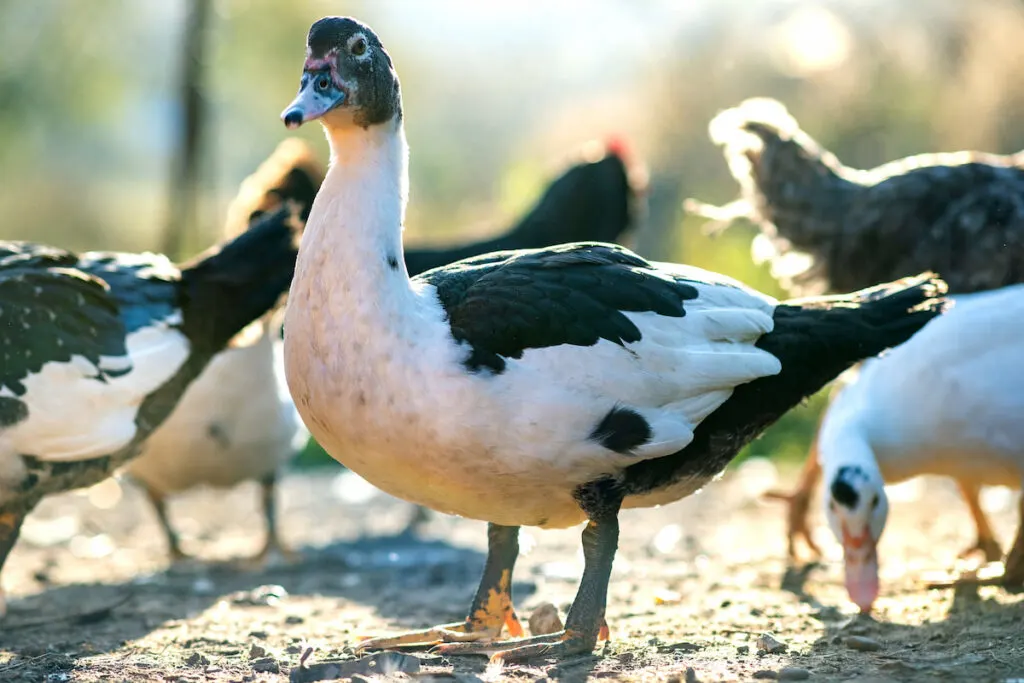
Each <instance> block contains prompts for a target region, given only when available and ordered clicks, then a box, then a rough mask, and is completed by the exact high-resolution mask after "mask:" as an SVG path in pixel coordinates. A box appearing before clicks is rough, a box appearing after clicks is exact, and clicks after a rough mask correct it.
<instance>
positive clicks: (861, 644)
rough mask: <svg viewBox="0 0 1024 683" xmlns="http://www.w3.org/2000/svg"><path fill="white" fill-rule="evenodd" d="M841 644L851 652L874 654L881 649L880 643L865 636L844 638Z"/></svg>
mask: <svg viewBox="0 0 1024 683" xmlns="http://www.w3.org/2000/svg"><path fill="white" fill-rule="evenodd" d="M843 644H844V645H846V647H848V648H850V649H851V650H860V651H861V652H874V651H875V650H881V649H882V644H881V643H879V642H878V641H877V640H874V639H872V638H868V637H867V636H846V637H845V638H843Z"/></svg>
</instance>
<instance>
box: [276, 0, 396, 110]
mask: <svg viewBox="0 0 1024 683" xmlns="http://www.w3.org/2000/svg"><path fill="white" fill-rule="evenodd" d="M401 115H402V98H401V93H400V88H399V84H398V74H396V73H395V69H394V66H393V65H392V63H391V57H390V56H389V55H388V53H387V51H386V50H385V49H384V46H383V45H381V42H380V39H379V38H378V37H377V34H376V33H374V32H373V30H372V29H370V27H369V26H367V25H366V24H363V23H360V22H359V21H357V20H355V19H352V18H351V17H324V18H323V19H320V20H319V21H317V22H316V23H314V24H313V25H312V26H311V27H310V29H309V35H308V36H307V38H306V61H305V64H303V67H302V80H301V81H300V84H299V94H298V95H297V96H296V97H295V99H294V100H293V101H292V103H291V104H289V105H288V107H287V108H285V110H284V111H283V112H282V113H281V120H282V121H284V124H285V126H287V127H288V128H298V127H299V126H301V125H302V124H303V123H307V122H309V121H315V120H316V119H322V121H323V123H324V125H325V126H329V127H332V128H338V127H347V126H359V127H361V128H368V127H370V126H372V125H374V124H378V123H384V122H386V121H390V120H391V119H393V118H395V117H396V116H398V117H400V116H401Z"/></svg>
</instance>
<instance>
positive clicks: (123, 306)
mask: <svg viewBox="0 0 1024 683" xmlns="http://www.w3.org/2000/svg"><path fill="white" fill-rule="evenodd" d="M298 227H300V224H299V222H298V221H297V220H296V217H295V216H294V215H293V213H292V209H291V208H290V207H281V208H280V209H279V210H278V211H276V212H273V213H270V214H267V215H265V216H263V217H261V218H260V219H259V220H258V221H257V222H256V223H255V224H254V225H253V227H252V228H251V229H250V230H249V231H247V232H245V233H244V234H242V235H240V236H239V237H237V238H235V239H234V240H232V241H230V242H228V243H226V244H224V245H222V246H221V247H220V248H214V249H212V250H210V251H208V252H206V253H204V254H201V255H199V256H198V257H197V258H195V259H194V260H192V261H191V262H189V263H187V264H185V265H182V266H180V267H179V266H175V265H174V264H172V263H171V262H170V261H169V260H168V259H167V258H166V257H164V256H160V255H156V254H124V253H113V252H90V253H83V254H74V253H71V252H68V251H64V250H61V249H55V248H52V247H47V246H43V245H39V244H32V243H28V242H0V361H2V362H0V568H2V566H3V563H4V561H5V560H6V559H7V556H8V554H9V553H10V551H11V548H12V547H13V546H14V544H15V542H16V540H17V538H18V532H19V530H20V528H21V524H22V522H23V520H24V519H25V516H26V515H27V514H28V513H29V512H31V511H32V509H33V508H34V507H35V505H36V504H37V503H38V502H39V501H40V499H42V498H43V497H44V496H46V495H48V494H51V493H58V492H61V491H67V490H70V489H74V488H78V487H82V486H89V485H91V484H95V483H96V482H98V481H100V480H102V479H104V478H105V477H107V476H108V475H110V474H111V473H112V472H113V471H114V470H115V469H117V468H118V467H120V466H121V465H123V464H124V463H125V462H126V461H127V460H129V459H130V458H132V457H133V456H135V455H136V454H137V453H138V451H139V447H140V446H141V444H142V443H143V441H144V440H145V439H146V437H148V436H149V435H150V434H151V433H152V432H153V431H154V430H155V429H156V428H157V427H158V426H159V425H160V424H161V423H162V422H163V421H164V420H165V419H166V418H167V416H168V415H169V414H170V413H171V411H172V410H173V409H174V406H175V404H177V402H178V400H179V399H180V398H181V396H182V394H183V393H184V392H185V390H186V388H187V387H188V385H189V384H190V383H191V382H192V381H193V380H194V379H195V378H196V377H197V376H198V375H199V373H200V372H201V371H202V370H203V368H204V367H205V366H206V364H207V363H208V362H209V361H210V359H211V358H213V356H214V355H215V354H217V353H218V352H219V351H220V350H221V349H223V348H224V346H225V344H227V343H228V342H229V341H230V340H231V338H232V337H234V336H235V335H236V334H237V333H238V332H239V331H240V330H242V328H244V327H245V326H246V325H248V324H249V323H251V322H252V321H253V320H255V319H257V318H259V317H260V316H261V315H263V314H264V313H266V312H267V311H268V310H269V309H270V308H271V307H272V306H274V305H275V303H276V302H277V301H278V300H279V299H280V297H281V295H282V294H283V293H284V292H285V291H286V290H287V288H288V285H289V283H290V282H291V278H292V273H293V272H294V268H295V257H296V253H297V247H298V230H297V229H298Z"/></svg>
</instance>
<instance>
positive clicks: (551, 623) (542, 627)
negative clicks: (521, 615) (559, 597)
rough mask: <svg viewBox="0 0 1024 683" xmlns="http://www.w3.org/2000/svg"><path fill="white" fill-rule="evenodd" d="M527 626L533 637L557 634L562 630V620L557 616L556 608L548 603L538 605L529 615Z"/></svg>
mask: <svg viewBox="0 0 1024 683" xmlns="http://www.w3.org/2000/svg"><path fill="white" fill-rule="evenodd" d="M529 625H530V633H531V634H532V635H535V636H545V635H548V634H549V633H558V632H559V631H561V630H562V619H561V618H560V617H559V616H558V608H557V607H555V606H554V605H552V604H551V603H550V602H545V603H542V604H540V605H538V606H537V609H535V610H533V613H532V614H531V615H530V621H529Z"/></svg>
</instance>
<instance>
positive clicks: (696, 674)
mask: <svg viewBox="0 0 1024 683" xmlns="http://www.w3.org/2000/svg"><path fill="white" fill-rule="evenodd" d="M774 476H775V471H774V467H773V466H771V465H770V464H768V463H767V462H766V461H763V460H751V461H748V462H747V463H745V464H744V465H743V466H741V467H739V468H737V469H736V470H735V471H733V472H732V473H731V474H730V475H728V476H727V477H726V478H724V479H723V480H721V481H719V482H716V483H715V484H713V485H712V486H710V487H708V488H707V489H706V490H705V491H704V492H703V493H701V494H699V495H697V496H693V497H691V498H689V499H687V500H684V501H681V502H679V503H676V504H674V505H671V506H667V507H663V508H660V509H654V510H643V511H627V512H624V513H623V514H622V534H621V545H620V550H619V554H618V558H617V561H616V565H615V572H614V576H613V581H612V587H611V591H610V595H609V606H608V621H609V624H610V626H611V629H612V640H611V642H610V643H609V644H608V645H607V646H606V647H605V648H604V649H603V650H600V649H599V651H598V653H597V654H596V655H595V656H593V657H582V658H578V659H575V660H572V661H568V662H563V663H560V664H553V663H550V662H548V663H545V662H540V663H537V664H536V665H532V666H526V667H514V666H509V667H506V668H504V670H501V669H497V668H494V667H490V668H488V666H487V660H486V659H485V658H483V657H469V658H461V659H457V660H453V661H445V660H444V659H442V658H440V657H437V656H434V655H431V654H430V653H429V652H426V651H424V652H419V653H415V655H416V656H417V657H418V658H419V659H417V660H405V659H400V658H399V659H394V660H388V661H381V662H378V668H377V669H372V668H368V666H367V664H366V663H365V662H363V663H362V664H357V663H353V662H349V663H348V664H347V665H346V666H347V667H349V668H347V669H345V670H346V671H348V672H349V673H351V672H352V671H359V670H362V672H363V674H362V675H363V678H362V679H360V678H359V677H358V676H357V677H356V678H355V680H364V681H365V680H367V679H370V680H372V679H373V677H374V675H373V672H374V671H378V670H381V669H384V670H387V669H388V667H391V668H394V667H396V666H399V667H400V668H404V669H406V670H409V671H410V672H409V673H395V674H391V675H390V678H392V679H395V678H398V679H402V678H404V679H406V680H438V681H443V680H449V681H459V682H464V681H479V680H484V681H498V680H524V681H532V680H540V679H544V678H559V679H562V680H571V681H576V680H585V679H587V678H588V677H589V678H591V679H594V680H598V679H605V680H627V681H654V680H657V681H684V680H685V681H691V680H699V681H745V680H754V679H761V678H767V679H771V678H773V677H780V676H781V678H782V679H783V680H787V679H788V680H799V679H800V677H801V676H802V675H804V674H802V673H801V672H800V671H795V672H794V671H791V670H786V671H785V673H780V672H782V671H783V670H784V669H787V667H788V668H789V669H793V668H796V669H802V670H804V671H805V672H809V673H810V677H809V680H812V681H846V680H856V681H978V682H982V681H1001V682H1002V681H1009V680H1012V679H1014V678H1018V677H1019V678H1021V679H1024V598H1022V597H1021V596H1014V595H1009V594H1007V593H1006V592H1005V591H1003V590H1001V589H997V588H982V589H980V590H962V591H958V592H957V593H956V594H954V592H953V591H927V590H925V589H924V588H923V587H922V586H921V577H922V576H923V575H924V574H925V573H927V572H928V571H934V570H943V569H949V568H951V567H952V566H953V564H954V561H955V556H956V554H957V552H958V550H960V549H961V548H962V547H964V546H966V545H967V544H968V542H969V541H971V540H972V538H971V536H972V528H971V526H970V522H969V517H968V515H967V513H966V510H965V509H964V507H963V505H962V504H961V503H960V501H959V499H958V498H957V496H956V494H955V492H954V490H953V488H952V487H951V486H950V485H949V484H947V483H946V482H943V481H941V480H927V481H919V482H917V483H915V484H910V485H904V486H902V487H900V488H899V489H898V490H895V491H893V494H892V495H893V498H894V499H895V500H894V504H893V511H892V515H891V516H890V523H889V529H888V530H887V532H886V535H885V537H884V538H883V542H882V544H881V546H880V556H881V562H882V579H883V594H882V598H881V599H880V601H879V603H878V608H879V611H878V613H877V615H876V619H877V620H873V619H865V618H860V617H856V618H855V617H853V616H852V615H853V612H854V610H853V608H852V606H850V605H849V604H848V603H847V602H846V601H845V600H844V592H843V590H842V584H841V575H840V566H839V564H838V563H837V561H836V559H837V553H838V547H837V546H836V545H835V543H834V542H833V541H832V540H831V538H830V537H829V535H828V531H827V529H825V528H824V527H823V521H822V520H821V517H820V515H818V513H817V510H815V514H816V522H817V524H816V526H817V528H818V534H819V535H818V538H819V539H820V540H821V541H822V542H823V544H824V546H825V548H826V553H827V555H828V557H827V558H826V560H825V561H824V563H823V564H822V565H819V566H817V567H813V568H810V569H808V570H807V571H804V572H799V571H796V572H789V574H788V580H787V581H786V588H785V589H784V588H783V587H782V582H783V577H784V576H787V572H786V566H785V562H784V547H785V546H784V537H783V515H782V514H781V509H780V508H779V507H778V506H777V504H774V505H773V504H766V503H761V502H759V501H758V498H757V496H758V495H759V493H761V492H762V491H763V490H764V488H766V486H769V485H770V484H771V483H772V481H773V478H774ZM783 479H784V480H785V481H792V479H793V477H792V476H791V474H787V476H785V477H783ZM1014 495H1015V494H1012V493H1009V492H1005V491H995V492H992V493H991V495H988V496H987V499H986V504H987V505H988V507H989V508H990V509H991V510H992V515H991V516H992V518H993V521H994V523H995V526H996V529H997V531H998V533H999V534H1000V537H1001V539H1002V540H1003V541H1004V544H1005V543H1006V542H1007V541H1008V539H1009V538H1010V536H1011V534H1012V532H1013V529H1014V526H1015V524H1016V519H1015V517H1016V515H1015V512H1014V510H1015V508H1014V498H1013V496H1014ZM281 499H282V506H281V507H282V527H283V532H284V535H285V537H286V538H287V539H288V540H289V541H290V542H291V543H292V544H294V545H295V546H297V547H298V548H299V549H300V550H301V553H302V558H303V559H302V561H301V562H300V563H299V564H297V565H292V566H284V565H282V566H276V567H273V568H270V569H264V570H251V569H250V570H244V571H243V570H238V569H229V568H228V567H226V566H225V565H224V564H218V563H216V562H214V563H213V564H210V563H207V564H205V565H191V566H179V567H175V568H171V569H169V568H168V564H167V560H166V557H165V553H164V544H163V539H162V537H161V536H160V534H159V529H158V527H157V525H156V522H155V518H154V515H153V514H152V512H151V511H150V510H148V509H147V508H146V507H145V505H144V504H143V500H142V497H141V495H140V494H139V493H138V492H137V491H136V490H135V489H133V488H131V487H130V486H127V485H122V486H118V485H117V484H115V483H112V482H108V483H105V484H103V485H100V486H99V487H98V488H94V489H91V490H89V491H85V492H78V493H73V494H69V495H65V496H61V497H58V498H54V499H51V500H48V501H46V502H45V504H44V505H43V506H42V507H41V508H40V509H39V510H38V512H37V514H36V515H35V516H34V517H33V518H32V520H31V521H30V523H29V524H27V525H26V529H25V531H24V534H23V537H22V540H21V542H20V543H19V545H18V546H17V547H16V549H15V550H14V552H13V553H12V555H11V557H10V560H9V562H8V566H7V567H6V570H5V576H4V581H5V584H6V586H7V587H8V591H9V593H10V594H11V597H12V599H11V608H10V614H9V616H8V617H7V618H6V620H5V621H4V622H0V680H5V681H7V680H11V681H47V682H48V683H58V682H62V681H100V680H103V681H183V682H184V681H189V682H193V681H284V680H288V679H289V674H290V673H291V676H292V680H296V681H298V680H303V677H305V680H311V679H312V677H310V675H309V674H311V673H313V671H310V670H303V669H300V668H299V666H298V664H299V660H300V657H302V656H303V654H304V653H306V652H307V650H310V649H311V650H312V653H311V654H309V655H308V658H307V660H306V663H307V665H313V664H316V663H322V662H325V661H328V660H353V659H354V658H355V655H354V654H353V651H352V646H353V644H354V643H356V642H357V640H358V638H359V637H360V636H365V635H371V634H379V633H381V632H384V631H387V630H393V629H399V628H413V627H423V626H428V625H433V624H436V623H440V622H445V621H455V620H459V619H461V618H463V617H464V611H465V609H466V607H467V606H468V602H469V600H470V597H471V596H472V593H473V590H474V588H475V585H476V581H477V579H478V573H479V571H480V569H481V567H482V563H483V557H484V556H483V549H484V547H485V527H484V525H483V524H482V523H477V522H470V521H466V520H460V519H454V518H449V517H442V516H439V515H435V516H433V517H432V519H431V521H430V522H429V523H428V524H427V526H426V527H425V528H424V531H423V534H422V535H421V536H420V537H419V538H416V537H411V536H401V535H397V533H396V532H397V531H398V530H399V529H401V528H402V526H403V524H404V522H405V521H406V519H407V518H408V516H409V513H410V507H409V506H408V505H407V504H406V503H403V502H401V501H396V500H394V499H392V498H389V497H388V496H385V495H384V494H380V493H375V489H372V488H370V487H368V486H367V485H366V484H365V483H364V482H362V481H361V480H358V479H357V478H354V477H353V475H351V474H349V473H341V474H339V473H338V472H336V471H335V470H325V471H318V472H313V473H312V474H309V473H306V474H294V475H291V476H289V477H288V478H287V479H286V481H285V484H284V486H283V488H282V491H281ZM171 513H172V515H173V517H174V519H175V520H177V525H178V527H179V528H180V529H181V530H182V532H183V534H184V537H185V542H186V549H187V550H189V551H190V552H194V553H196V554H198V555H200V556H201V557H203V558H204V559H205V560H210V561H217V560H226V559H229V558H232V557H237V556H241V555H245V554H247V553H252V552H253V551H255V550H256V549H257V548H258V547H259V545H260V543H261V541H262V535H261V526H260V521H259V517H258V516H257V514H256V491H255V487H254V486H253V487H249V486H244V487H240V488H239V489H238V490H235V491H233V492H231V493H230V494H224V493H223V492H198V493H195V494H190V495H188V496H184V497H181V498H179V499H177V500H176V501H175V502H174V504H173V505H172V507H171ZM528 536H529V538H524V541H523V543H522V545H523V546H524V548H527V546H529V545H530V544H531V542H530V539H532V541H533V542H534V543H533V546H534V547H533V548H532V549H530V550H529V552H525V553H524V555H523V556H522V557H521V559H520V561H519V564H518V566H517V576H516V579H517V581H516V582H515V584H514V591H515V595H516V602H517V606H518V610H519V613H520V616H522V617H523V619H524V622H525V619H526V617H528V616H529V614H530V613H531V612H532V611H533V609H534V608H535V607H536V606H537V605H539V604H541V603H544V602H547V601H550V602H553V603H554V604H555V605H557V606H558V607H559V609H560V611H561V614H562V615H563V617H564V614H565V609H566V607H567V606H568V603H569V602H570V601H571V599H572V597H573V595H574V593H575V589H576V582H577V580H578V578H579V575H580V571H581V567H582V558H581V555H580V551H579V529H571V530H566V531H540V530H535V529H531V530H528ZM763 633H771V634H773V635H774V637H775V638H777V639H778V640H779V641H782V642H783V643H785V644H786V645H787V647H786V649H785V651H784V652H781V653H777V654H763V653H760V652H759V649H758V647H757V640H758V637H759V636H760V635H761V634H763ZM851 635H859V636H862V637H864V638H867V639H868V640H867V641H866V642H867V643H868V645H867V647H871V648H876V649H872V650H868V651H864V650H859V649H854V648H852V647H851V646H850V642H852V641H850V640H849V637H850V636H851ZM599 647H600V646H599ZM339 668H340V667H339ZM688 669H689V671H688ZM789 677H792V678H789Z"/></svg>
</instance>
